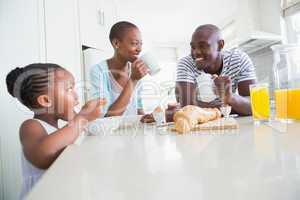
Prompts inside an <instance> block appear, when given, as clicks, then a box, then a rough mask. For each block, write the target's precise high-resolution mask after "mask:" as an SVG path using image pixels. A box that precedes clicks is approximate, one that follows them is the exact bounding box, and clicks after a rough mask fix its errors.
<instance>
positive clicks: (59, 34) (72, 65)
mask: <svg viewBox="0 0 300 200" xmlns="http://www.w3.org/2000/svg"><path fill="white" fill-rule="evenodd" d="M45 24H46V27H45V31H46V49H47V52H46V61H47V62H53V63H57V64H59V65H61V66H62V67H64V68H66V69H68V70H69V71H70V72H71V73H72V74H73V75H74V77H75V80H76V84H77V85H76V86H77V88H78V93H79V96H80V97H82V91H81V88H82V84H81V83H82V80H83V75H82V67H81V66H82V65H81V42H80V33H79V13H78V1H77V0H75V1H74V0H64V1H61V0H51V1H45ZM81 99H83V97H82V98H81Z"/></svg>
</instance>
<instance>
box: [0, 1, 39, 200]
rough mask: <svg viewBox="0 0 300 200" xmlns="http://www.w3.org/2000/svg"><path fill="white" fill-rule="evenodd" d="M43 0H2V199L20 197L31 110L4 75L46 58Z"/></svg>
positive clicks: (0, 59) (0, 96) (0, 189)
mask: <svg viewBox="0 0 300 200" xmlns="http://www.w3.org/2000/svg"><path fill="white" fill-rule="evenodd" d="M42 16H43V1H40V0H26V1H24V0H1V1H0V44H1V45H0V68H1V71H0V91H1V92H0V99H1V115H0V123H1V133H0V199H1V200H2V199H19V193H20V189H21V180H22V178H21V162H20V161H21V156H20V155H21V145H20V141H19V127H20V125H21V123H22V122H23V121H24V120H26V119H28V118H31V117H32V112H30V111H29V110H28V109H26V108H25V106H23V105H21V104H20V103H19V102H18V101H17V99H15V98H13V97H11V96H10V95H9V94H8V92H7V89H6V83H5V78H6V75H7V74H8V72H10V71H11V70H12V69H14V68H15V67H22V66H25V65H27V64H30V63H33V62H44V61H45V46H44V42H42V41H43V38H44V32H43V31H44V26H43V21H44V20H43V18H42Z"/></svg>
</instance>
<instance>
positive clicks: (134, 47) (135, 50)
mask: <svg viewBox="0 0 300 200" xmlns="http://www.w3.org/2000/svg"><path fill="white" fill-rule="evenodd" d="M142 45H143V42H142V36H141V32H140V31H139V29H137V28H129V29H128V30H126V31H125V34H124V36H123V37H122V39H119V40H118V39H117V45H116V46H117V48H116V47H115V49H116V51H117V53H118V54H119V55H121V56H122V57H123V58H124V59H126V60H128V61H130V62H133V61H134V60H136V59H137V57H138V55H139V54H140V52H141V51H142Z"/></svg>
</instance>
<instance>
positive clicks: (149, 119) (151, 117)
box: [141, 106, 165, 123]
mask: <svg viewBox="0 0 300 200" xmlns="http://www.w3.org/2000/svg"><path fill="white" fill-rule="evenodd" d="M164 118H165V116H164V111H163V109H162V108H161V107H160V106H157V107H156V108H155V109H154V111H153V112H152V113H150V114H145V115H144V116H143V117H142V118H141V122H142V123H153V122H158V123H163V122H164Z"/></svg>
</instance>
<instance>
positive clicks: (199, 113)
mask: <svg viewBox="0 0 300 200" xmlns="http://www.w3.org/2000/svg"><path fill="white" fill-rule="evenodd" d="M220 117H221V112H220V111H219V109H217V108H200V107H198V106H193V105H188V106H185V107H183V108H182V109H180V110H179V111H177V112H176V113H175V115H174V122H175V130H176V131H177V132H179V133H185V132H189V131H191V130H192V129H193V128H194V127H196V125H198V124H201V123H205V122H208V121H212V120H215V119H218V118H220Z"/></svg>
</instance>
